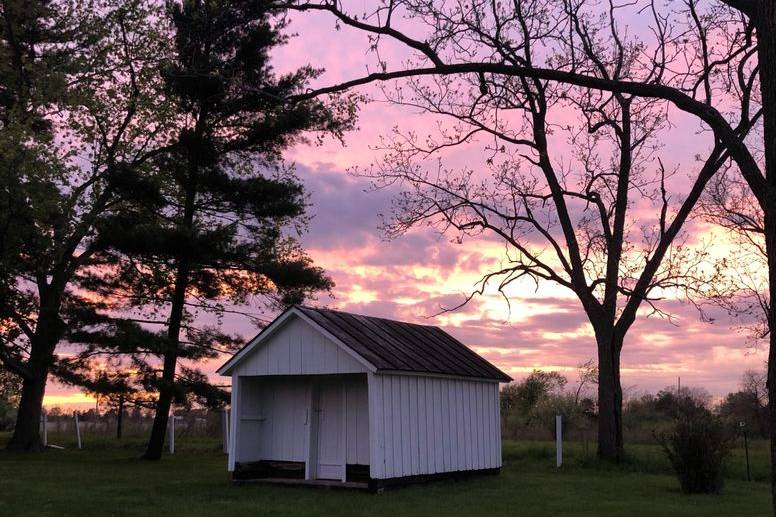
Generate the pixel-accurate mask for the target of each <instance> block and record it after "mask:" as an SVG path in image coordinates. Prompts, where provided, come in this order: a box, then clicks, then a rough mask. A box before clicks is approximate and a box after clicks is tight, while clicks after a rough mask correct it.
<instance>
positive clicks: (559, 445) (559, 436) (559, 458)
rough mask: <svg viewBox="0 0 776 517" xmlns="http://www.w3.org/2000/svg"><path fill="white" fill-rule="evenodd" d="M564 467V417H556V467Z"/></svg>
mask: <svg viewBox="0 0 776 517" xmlns="http://www.w3.org/2000/svg"><path fill="white" fill-rule="evenodd" d="M561 465H563V417H562V416H561V415H555V466H556V467H558V468H560V467H561Z"/></svg>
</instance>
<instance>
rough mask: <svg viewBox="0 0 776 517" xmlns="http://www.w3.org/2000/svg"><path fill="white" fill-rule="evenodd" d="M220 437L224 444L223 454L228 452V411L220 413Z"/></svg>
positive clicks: (224, 410)
mask: <svg viewBox="0 0 776 517" xmlns="http://www.w3.org/2000/svg"><path fill="white" fill-rule="evenodd" d="M221 435H222V436H223V442H224V453H228V452H229V410H228V409H223V410H222V411H221Z"/></svg>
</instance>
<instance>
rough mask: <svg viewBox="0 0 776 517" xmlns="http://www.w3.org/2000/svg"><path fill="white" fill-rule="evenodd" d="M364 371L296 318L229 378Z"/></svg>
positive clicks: (238, 367)
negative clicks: (233, 376) (236, 376)
mask: <svg viewBox="0 0 776 517" xmlns="http://www.w3.org/2000/svg"><path fill="white" fill-rule="evenodd" d="M366 371H367V370H366V367H365V366H364V365H363V364H361V363H360V362H358V361H357V360H356V359H355V358H354V357H353V356H351V355H350V354H349V353H348V352H346V351H345V350H343V349H342V348H340V347H339V346H338V345H337V344H336V343H334V342H333V341H331V340H330V339H329V338H327V337H326V336H324V335H323V334H321V333H320V331H318V330H317V329H315V328H313V327H312V326H311V325H310V324H309V323H307V322H306V321H303V320H302V319H300V318H290V319H289V320H288V321H287V322H286V323H285V324H284V325H283V326H282V327H281V328H280V329H278V330H277V332H275V333H274V334H273V335H272V336H271V337H269V338H268V339H267V341H266V342H264V343H261V344H260V345H259V346H257V348H256V350H253V351H252V352H251V353H250V354H249V355H248V356H247V357H245V358H244V359H243V360H242V361H241V362H240V363H239V364H238V365H237V366H236V367H235V370H234V371H233V372H232V374H233V375H243V376H245V375H312V374H333V373H363V372H366Z"/></svg>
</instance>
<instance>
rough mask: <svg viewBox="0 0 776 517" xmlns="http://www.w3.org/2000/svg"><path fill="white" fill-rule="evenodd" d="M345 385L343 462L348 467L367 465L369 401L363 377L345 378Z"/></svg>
mask: <svg viewBox="0 0 776 517" xmlns="http://www.w3.org/2000/svg"><path fill="white" fill-rule="evenodd" d="M344 383H345V447H346V450H345V460H346V463H347V464H348V465H369V399H368V395H367V384H366V378H365V377H364V376H358V377H352V376H350V377H347V378H346V379H345V380H344Z"/></svg>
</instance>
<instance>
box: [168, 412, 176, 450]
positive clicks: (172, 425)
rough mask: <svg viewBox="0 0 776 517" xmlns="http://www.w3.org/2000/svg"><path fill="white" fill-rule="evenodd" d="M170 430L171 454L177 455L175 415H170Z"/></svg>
mask: <svg viewBox="0 0 776 517" xmlns="http://www.w3.org/2000/svg"><path fill="white" fill-rule="evenodd" d="M169 428H170V429H169V433H168V435H169V442H170V454H175V415H172V414H171V415H170V424H169Z"/></svg>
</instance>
